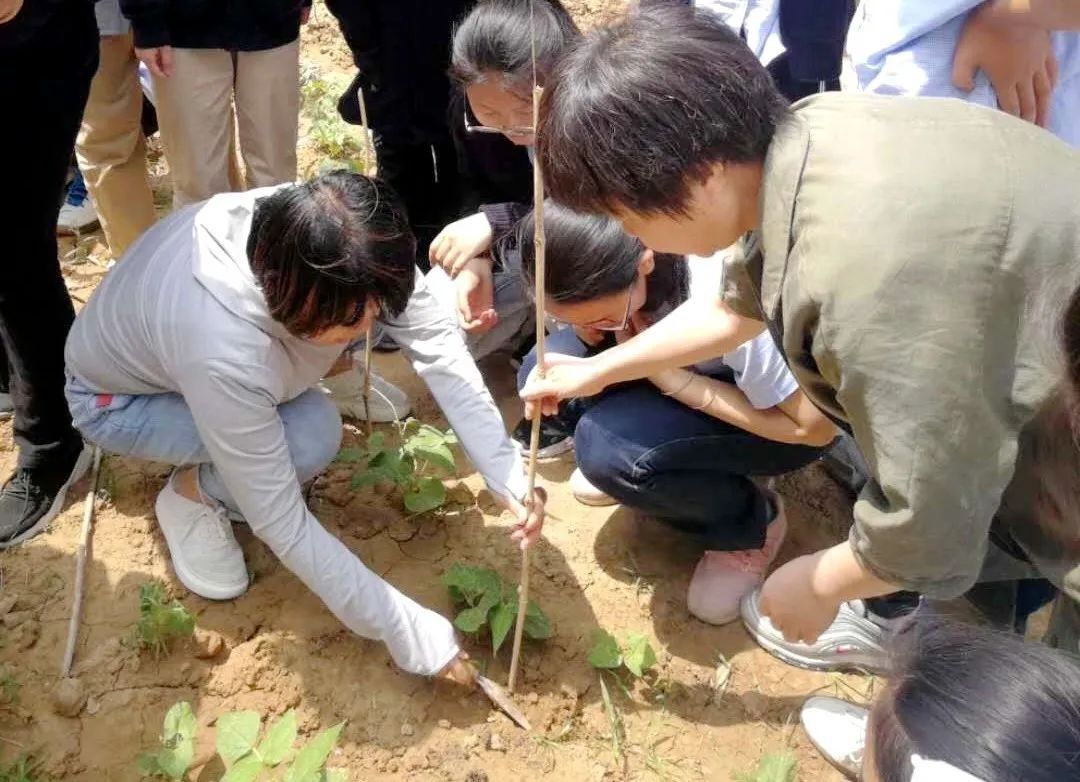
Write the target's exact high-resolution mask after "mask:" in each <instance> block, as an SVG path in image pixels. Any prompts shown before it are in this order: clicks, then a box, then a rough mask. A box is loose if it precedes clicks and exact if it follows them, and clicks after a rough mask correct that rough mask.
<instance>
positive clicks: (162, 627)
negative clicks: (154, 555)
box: [133, 581, 195, 656]
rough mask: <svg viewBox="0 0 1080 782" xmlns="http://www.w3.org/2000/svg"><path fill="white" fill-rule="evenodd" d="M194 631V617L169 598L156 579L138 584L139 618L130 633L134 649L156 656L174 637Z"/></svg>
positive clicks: (184, 635)
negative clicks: (150, 652) (146, 651)
mask: <svg viewBox="0 0 1080 782" xmlns="http://www.w3.org/2000/svg"><path fill="white" fill-rule="evenodd" d="M194 633H195V618H194V617H193V616H192V615H191V614H190V613H188V610H187V609H186V608H184V606H183V604H181V603H180V601H179V600H170V599H169V597H168V595H167V594H166V592H165V586H164V585H163V584H162V583H161V582H160V581H149V582H147V583H145V584H143V585H142V586H141V587H139V620H138V622H136V623H135V630H134V632H133V640H134V643H135V646H136V647H137V648H139V649H149V650H150V651H152V652H153V653H154V654H155V655H159V656H160V655H162V654H164V653H165V652H167V651H168V649H169V645H170V644H171V643H172V642H173V641H174V640H175V639H177V638H190V637H191V636H192V635H193V634H194Z"/></svg>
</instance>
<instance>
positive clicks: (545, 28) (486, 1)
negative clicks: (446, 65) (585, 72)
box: [450, 0, 580, 93]
mask: <svg viewBox="0 0 1080 782" xmlns="http://www.w3.org/2000/svg"><path fill="white" fill-rule="evenodd" d="M534 33H535V37H536V77H537V80H538V81H539V83H540V84H543V83H544V81H545V79H546V77H547V75H548V73H550V71H551V68H552V65H554V63H555V60H556V58H558V56H559V55H560V54H561V53H562V51H563V50H564V49H565V48H566V47H567V45H568V44H570V43H571V42H572V41H574V40H576V39H577V38H578V37H579V36H580V33H579V32H578V28H577V25H575V24H574V20H573V19H572V18H571V17H570V14H569V13H567V11H566V9H565V8H563V6H562V3H560V2H559V0H534V1H533V2H530V0H482V2H480V3H477V5H476V7H475V8H473V9H472V11H470V12H469V14H468V15H467V16H466V17H465V18H464V19H463V20H462V21H461V24H460V25H458V27H457V29H456V30H455V31H454V40H453V46H452V49H451V53H450V78H451V80H453V82H454V83H455V84H457V85H458V86H459V87H467V86H469V85H470V84H477V83H478V82H482V81H484V79H485V78H487V74H489V73H498V74H502V77H503V79H504V81H505V83H506V85H507V87H509V88H510V89H513V90H517V91H525V92H528V93H531V92H532V84H533V70H532V67H533V66H532V61H533V35H534Z"/></svg>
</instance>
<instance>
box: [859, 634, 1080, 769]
mask: <svg viewBox="0 0 1080 782" xmlns="http://www.w3.org/2000/svg"><path fill="white" fill-rule="evenodd" d="M893 655H894V661H893V665H892V670H893V675H892V676H891V679H890V683H889V685H888V687H887V688H886V690H885V692H884V693H883V694H882V695H881V696H880V697H879V698H878V700H877V702H876V703H875V704H874V707H873V710H872V712H871V716H870V737H871V741H872V744H873V752H872V755H873V762H874V766H875V770H876V771H877V775H878V777H879V778H880V779H881V780H882V782H908V780H910V779H911V772H912V767H911V756H912V754H917V755H920V756H921V757H924V758H926V759H928V760H940V761H944V762H946V763H949V764H950V765H952V766H955V767H956V768H958V769H960V770H962V771H966V772H967V773H969V774H971V775H972V776H974V777H976V778H978V779H980V780H983V781H984V782H1016V780H1024V782H1061V781H1062V780H1066V779H1080V658H1076V657H1074V656H1072V655H1069V654H1066V653H1065V652H1061V651H1057V650H1054V649H1051V648H1049V647H1046V646H1043V645H1041V644H1034V643H1029V642H1026V641H1024V640H1023V639H1022V638H1020V637H1019V636H1015V635H1011V634H1009V635H1007V634H1004V633H1001V632H998V631H995V630H991V629H988V628H983V627H973V626H969V625H961V624H958V623H956V622H952V621H948V620H945V619H942V618H940V617H935V616H933V615H916V618H915V619H914V620H913V621H912V622H911V624H909V625H908V626H907V628H906V629H905V630H903V631H901V632H900V633H899V634H898V635H897V637H896V639H895V648H894V651H893Z"/></svg>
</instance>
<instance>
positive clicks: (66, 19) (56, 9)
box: [0, 0, 97, 110]
mask: <svg viewBox="0 0 1080 782" xmlns="http://www.w3.org/2000/svg"><path fill="white" fill-rule="evenodd" d="M93 7H94V0H24V2H23V6H22V8H20V9H19V12H18V13H17V14H15V17H14V18H13V19H12V20H11V21H9V22H5V23H4V24H0V54H5V53H9V52H14V50H15V49H16V48H17V47H18V46H20V45H22V44H26V45H30V46H33V45H35V42H34V41H33V40H31V39H33V38H34V37H35V36H37V35H39V34H41V35H44V36H45V38H46V39H47V40H52V39H54V38H56V37H57V36H59V37H61V38H62V37H63V35H62V34H61V32H62V31H59V30H57V29H56V28H59V27H63V26H65V23H67V25H68V26H72V27H80V26H82V27H85V25H86V19H87V16H88V15H89V17H90V18H91V19H92V18H93V16H94V12H93ZM46 27H48V28H49V29H47V30H46V29H45V28H46ZM94 29H95V30H97V25H96V23H95V26H94ZM68 32H70V31H68ZM60 56H63V54H62V53H60ZM9 77H10V74H7V73H4V74H0V78H2V79H6V78H9ZM12 110H13V109H12Z"/></svg>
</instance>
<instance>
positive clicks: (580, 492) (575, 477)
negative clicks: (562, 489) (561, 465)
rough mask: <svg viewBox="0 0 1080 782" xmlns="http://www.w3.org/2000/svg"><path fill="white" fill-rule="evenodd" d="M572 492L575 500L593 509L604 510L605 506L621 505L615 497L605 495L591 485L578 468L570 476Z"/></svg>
mask: <svg viewBox="0 0 1080 782" xmlns="http://www.w3.org/2000/svg"><path fill="white" fill-rule="evenodd" d="M570 491H571V492H572V493H573V495H574V499H576V500H577V501H578V502H580V503H581V504H582V505H592V506H593V507H597V508H602V507H603V506H605V505H618V504H619V501H618V500H616V499H615V498H614V497H612V496H610V495H608V494H605V493H604V492H602V491H600V490H599V489H598V488H596V487H595V486H593V485H592V484H591V483H589V479H588V478H586V477H585V473H583V472H582V471H581V470H579V469H577V468H574V472H572V473H571V474H570Z"/></svg>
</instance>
